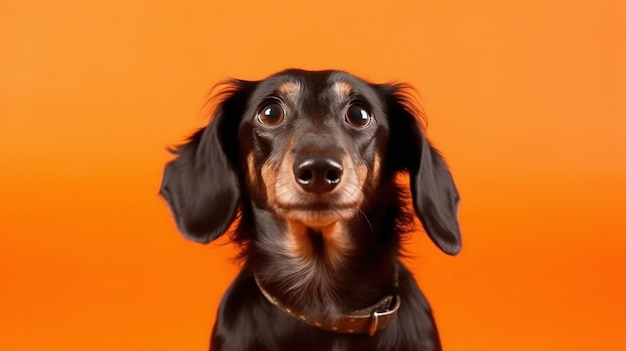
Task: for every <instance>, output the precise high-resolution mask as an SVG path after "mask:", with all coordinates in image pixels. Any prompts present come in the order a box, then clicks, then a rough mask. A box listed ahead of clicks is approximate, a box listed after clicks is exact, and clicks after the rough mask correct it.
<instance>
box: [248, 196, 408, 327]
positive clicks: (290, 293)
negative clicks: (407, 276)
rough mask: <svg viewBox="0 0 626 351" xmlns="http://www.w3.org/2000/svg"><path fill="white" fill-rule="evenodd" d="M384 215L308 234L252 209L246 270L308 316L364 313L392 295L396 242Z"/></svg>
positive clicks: (368, 215)
mask: <svg viewBox="0 0 626 351" xmlns="http://www.w3.org/2000/svg"><path fill="white" fill-rule="evenodd" d="M381 210H382V211H381ZM385 210H386V208H382V209H377V211H368V213H365V212H363V213H360V214H359V215H358V216H357V217H356V218H354V219H352V220H351V221H348V222H336V223H334V224H332V225H330V226H328V227H325V228H317V229H313V228H308V227H306V226H305V225H303V224H301V223H298V222H288V221H284V220H281V219H280V218H278V217H276V216H274V215H273V214H271V213H269V212H267V211H263V210H260V209H254V213H255V227H256V230H257V233H256V240H254V241H253V243H254V244H253V245H254V247H250V248H249V257H248V267H249V268H250V270H251V271H253V272H254V273H255V274H256V275H257V278H258V279H260V280H261V281H262V282H263V284H264V286H265V288H266V289H267V290H268V291H269V292H270V293H271V294H272V295H274V296H275V297H276V298H278V299H279V300H281V301H282V302H283V303H285V304H286V305H289V306H292V307H294V308H297V309H299V310H301V311H306V312H307V313H309V314H311V315H315V316H324V317H332V316H336V315H339V314H342V313H346V312H349V311H353V310H357V309H362V308H365V307H367V306H369V305H371V304H373V303H375V302H376V301H378V300H379V299H381V298H382V297H383V296H385V295H389V294H393V293H395V286H394V279H395V277H396V274H397V254H398V241H399V238H398V237H397V236H396V235H394V233H395V232H396V231H395V230H394V223H393V221H391V220H389V218H392V217H393V216H390V215H389V214H388V213H386V211H385Z"/></svg>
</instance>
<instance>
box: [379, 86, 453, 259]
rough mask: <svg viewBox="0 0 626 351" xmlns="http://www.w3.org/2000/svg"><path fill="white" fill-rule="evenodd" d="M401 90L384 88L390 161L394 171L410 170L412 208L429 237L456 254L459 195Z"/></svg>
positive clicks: (416, 113) (408, 100) (444, 163)
mask: <svg viewBox="0 0 626 351" xmlns="http://www.w3.org/2000/svg"><path fill="white" fill-rule="evenodd" d="M404 88H405V87H403V86H397V85H391V86H386V90H387V99H386V100H387V113H388V116H389V123H390V127H389V128H390V133H389V147H388V153H389V159H390V162H391V164H392V167H393V168H394V169H397V170H408V171H409V175H410V177H411V195H412V200H413V208H414V210H415V213H416V214H417V217H418V218H419V219H420V221H421V222H422V225H423V226H424V229H425V230H426V233H427V234H428V236H429V237H430V238H431V240H432V241H433V242H434V243H435V244H436V245H437V247H439V249H441V250H442V251H443V252H445V253H446V254H449V255H456V254H458V253H459V252H460V251H461V232H460V229H459V223H458V219H457V209H458V203H459V194H458V191H457V189H456V186H455V184H454V180H453V179H452V175H451V174H450V172H449V171H448V166H447V165H446V162H445V161H444V159H443V158H442V157H441V155H440V154H439V152H438V151H437V150H436V149H435V148H434V147H432V146H431V145H430V143H429V141H428V140H427V138H426V136H425V133H424V131H423V130H422V127H421V126H420V123H419V120H418V117H419V111H418V110H417V108H415V107H414V105H413V104H411V103H410V97H409V95H408V94H407V93H404V92H403V90H404Z"/></svg>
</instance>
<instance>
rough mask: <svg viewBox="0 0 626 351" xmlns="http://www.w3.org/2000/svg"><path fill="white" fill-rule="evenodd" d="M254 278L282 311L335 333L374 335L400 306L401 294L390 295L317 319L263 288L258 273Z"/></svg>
mask: <svg viewBox="0 0 626 351" xmlns="http://www.w3.org/2000/svg"><path fill="white" fill-rule="evenodd" d="M254 280H255V281H256V285H257V286H258V287H259V290H261V292H262V293H263V296H265V298H266V299H267V300H268V301H269V302H270V303H271V304H272V305H274V306H276V307H278V309H280V310H281V311H283V312H285V313H287V314H288V315H290V316H291V317H293V318H295V319H297V320H299V321H301V322H304V323H307V324H309V325H311V326H314V327H317V328H320V329H324V330H326V331H330V332H334V333H344V334H368V335H369V336H373V335H374V334H376V332H377V331H379V330H382V329H384V328H386V327H387V326H388V325H389V324H390V323H391V322H392V321H393V320H394V319H395V317H396V315H397V312H398V309H399V308H400V296H398V295H388V296H385V297H384V298H382V299H381V300H379V301H378V302H376V303H375V304H373V305H371V306H369V307H367V308H364V309H361V310H357V311H352V312H350V313H347V314H342V315H341V316H339V317H337V318H336V319H333V320H329V319H316V318H311V317H309V316H307V315H306V314H304V313H300V312H299V311H295V310H294V309H292V308H289V307H287V306H285V305H284V304H282V303H281V302H280V301H278V299H277V298H276V297H274V296H272V295H270V293H268V292H267V291H266V290H265V289H264V288H263V286H262V285H261V283H260V282H259V279H258V278H257V275H256V274H255V275H254Z"/></svg>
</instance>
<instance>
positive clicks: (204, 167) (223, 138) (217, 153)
mask: <svg viewBox="0 0 626 351" xmlns="http://www.w3.org/2000/svg"><path fill="white" fill-rule="evenodd" d="M250 84H251V83H249V82H243V81H230V82H229V88H228V89H226V90H224V91H223V92H222V94H220V96H221V98H222V99H221V102H219V104H218V105H217V107H216V108H215V111H214V113H213V117H212V119H211V121H210V122H209V124H208V125H207V126H206V127H205V128H202V129H200V130H198V131H197V132H195V133H194V134H193V135H192V136H191V137H190V138H189V140H188V141H187V143H185V144H183V145H181V146H179V147H178V148H176V149H175V150H172V153H174V154H175V155H177V157H176V159H174V160H173V161H171V162H169V163H168V164H167V165H166V166H165V172H164V174H163V180H162V183H161V189H160V192H159V194H160V195H161V196H163V198H164V199H165V200H166V201H167V203H168V205H169V208H170V210H171V211H172V213H173V215H174V218H175V220H176V225H177V226H178V229H179V230H180V231H181V232H182V233H183V235H184V236H185V237H186V238H188V239H191V240H194V241H197V242H200V243H208V242H211V241H212V240H215V239H216V238H218V237H219V236H220V235H222V234H223V233H224V232H225V231H226V230H227V229H228V227H229V226H230V225H231V223H232V222H233V220H234V219H235V217H236V214H237V210H238V206H239V197H240V192H239V178H238V171H237V168H238V167H237V145H238V144H237V128H238V125H239V121H240V118H241V116H242V114H243V113H244V110H245V108H246V102H247V97H248V94H249V90H250V89H249V85H250Z"/></svg>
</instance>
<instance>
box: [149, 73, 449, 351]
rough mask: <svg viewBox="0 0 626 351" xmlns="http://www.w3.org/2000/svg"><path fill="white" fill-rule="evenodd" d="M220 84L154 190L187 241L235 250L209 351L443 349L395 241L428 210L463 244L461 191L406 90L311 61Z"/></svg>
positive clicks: (434, 233)
mask: <svg viewBox="0 0 626 351" xmlns="http://www.w3.org/2000/svg"><path fill="white" fill-rule="evenodd" d="M219 86H222V87H223V89H220V92H219V93H218V94H216V95H215V96H214V97H215V98H217V99H218V100H217V102H216V105H215V108H214V111H213V113H212V118H211V120H210V121H209V122H208V125H207V126H206V127H204V128H202V129H199V130H197V131H196V132H195V133H193V134H192V135H191V137H190V138H189V139H188V140H186V141H185V142H184V143H183V144H182V145H179V146H177V147H175V148H172V149H170V151H171V152H172V153H173V154H174V155H175V158H174V159H173V160H172V161H170V162H169V163H167V164H166V166H165V171H164V174H163V180H162V185H161V188H160V192H159V194H160V195H161V196H162V197H163V198H164V200H165V202H166V203H167V205H168V207H169V209H170V210H171V212H172V214H173V217H174V219H175V222H176V226H177V228H178V230H179V231H180V232H181V233H182V234H183V235H184V236H185V237H186V238H188V239H191V240H193V241H196V242H199V243H203V244H204V243H209V242H211V241H213V240H215V239H217V238H218V237H220V236H222V235H223V234H224V233H225V232H229V236H230V237H231V239H232V242H234V243H235V244H236V245H237V247H238V249H239V250H238V252H239V255H238V258H239V259H240V260H241V262H242V268H241V271H240V273H239V274H238V276H237V277H236V278H235V280H234V281H233V282H232V284H231V285H230V287H229V288H228V290H227V291H226V292H225V294H224V296H223V298H222V301H221V303H220V306H219V312H218V315H217V319H216V323H215V325H214V327H213V331H212V336H211V340H210V350H212V351H242V350H254V351H264V350H267V351H270V350H271V351H275V350H289V351H295V350H304V351H307V350H341V351H344V350H345V351H348V350H359V351H369V350H372V351H373V350H380V351H382V350H406V351H410V350H415V351H431V350H441V342H440V338H439V333H438V331H437V327H436V324H435V321H434V319H433V315H432V311H431V308H430V306H429V303H428V301H427V300H426V298H425V297H424V295H423V293H422V292H421V290H420V289H419V287H418V285H417V284H416V281H415V279H414V278H413V277H412V275H411V273H410V272H409V270H408V269H407V268H406V267H405V266H404V265H403V264H402V263H401V258H402V257H403V254H402V250H401V244H402V242H403V238H406V235H405V234H407V233H410V232H412V231H413V230H415V226H416V225H417V224H418V221H417V220H418V219H419V222H421V226H422V228H423V229H424V231H425V232H426V233H427V235H428V236H429V237H430V239H431V240H432V241H433V242H434V244H435V245H436V246H437V247H438V248H439V249H441V250H442V251H443V252H444V253H446V254H448V255H456V254H458V253H459V251H460V250H461V234H460V229H459V222H458V219H457V210H458V204H459V199H460V198H459V194H458V191H457V188H456V186H455V183H454V180H453V178H452V175H451V173H450V171H449V170H448V166H447V164H446V162H445V161H444V159H443V158H442V156H441V154H440V153H439V151H437V150H436V149H435V148H434V147H433V146H432V144H431V143H430V141H429V140H428V139H427V138H426V136H425V132H424V128H423V126H422V125H423V123H422V120H423V116H422V113H421V111H420V110H419V108H418V107H417V104H416V103H414V99H413V98H412V95H411V94H410V90H411V89H412V88H411V86H410V85H408V84H404V83H402V84H400V83H385V84H375V83H371V82H368V81H366V80H364V79H361V78H358V77H356V76H354V75H352V74H350V73H347V72H345V71H338V70H324V71H308V70H302V69H287V70H284V71H281V72H279V73H275V74H273V75H271V76H269V77H267V78H265V79H262V80H258V81H251V80H239V79H230V80H227V81H225V82H222V83H221V85H219ZM402 177H404V179H405V180H410V181H404V182H402V181H401V179H402ZM231 226H232V229H231Z"/></svg>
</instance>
